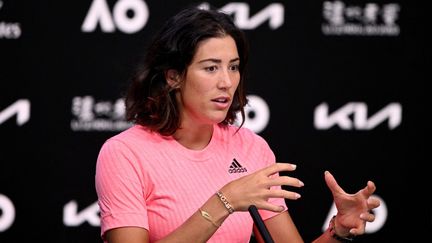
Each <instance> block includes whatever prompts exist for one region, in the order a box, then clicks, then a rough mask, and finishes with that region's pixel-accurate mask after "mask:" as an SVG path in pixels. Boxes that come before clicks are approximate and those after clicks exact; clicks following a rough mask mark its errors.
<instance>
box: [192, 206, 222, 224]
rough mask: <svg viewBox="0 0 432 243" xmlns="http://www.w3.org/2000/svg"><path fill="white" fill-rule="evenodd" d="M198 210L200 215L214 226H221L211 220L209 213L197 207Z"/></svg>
mask: <svg viewBox="0 0 432 243" xmlns="http://www.w3.org/2000/svg"><path fill="white" fill-rule="evenodd" d="M198 211H199V212H200V213H201V216H202V217H203V218H205V219H206V220H207V221H209V222H210V223H212V224H213V225H214V226H215V227H216V228H219V227H220V226H221V225H220V224H216V222H215V221H213V217H212V216H211V215H210V214H209V213H207V212H206V211H204V210H202V209H201V208H199V209H198Z"/></svg>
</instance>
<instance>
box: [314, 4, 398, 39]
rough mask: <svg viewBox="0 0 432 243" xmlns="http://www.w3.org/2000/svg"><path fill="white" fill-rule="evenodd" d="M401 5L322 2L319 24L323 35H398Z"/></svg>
mask: <svg viewBox="0 0 432 243" xmlns="http://www.w3.org/2000/svg"><path fill="white" fill-rule="evenodd" d="M400 9H401V7H400V5H399V4H397V3H386V4H381V5H380V4H378V3H366V4H365V5H364V6H358V5H347V4H345V3H344V2H343V1H325V2H323V10H322V14H323V17H324V20H325V21H326V22H325V23H323V24H322V25H321V30H322V33H323V34H324V35H360V36H398V35H399V33H400V28H399V25H398V24H397V23H396V21H397V20H398V18H399V11H400Z"/></svg>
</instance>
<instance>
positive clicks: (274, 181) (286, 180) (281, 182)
mask: <svg viewBox="0 0 432 243" xmlns="http://www.w3.org/2000/svg"><path fill="white" fill-rule="evenodd" d="M266 186H267V187H271V186H294V187H302V186H304V183H303V182H302V181H301V180H299V179H297V178H294V177H289V176H278V177H275V178H271V179H270V180H269V182H268V183H267V185H266Z"/></svg>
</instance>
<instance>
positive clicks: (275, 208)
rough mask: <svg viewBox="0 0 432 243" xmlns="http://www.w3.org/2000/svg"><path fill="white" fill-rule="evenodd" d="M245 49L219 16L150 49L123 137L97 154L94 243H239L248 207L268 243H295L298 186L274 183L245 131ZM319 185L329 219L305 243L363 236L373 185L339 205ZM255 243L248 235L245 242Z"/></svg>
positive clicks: (255, 139) (261, 149) (187, 15)
mask: <svg viewBox="0 0 432 243" xmlns="http://www.w3.org/2000/svg"><path fill="white" fill-rule="evenodd" d="M246 63H247V46H246V41H245V38H244V35H243V33H242V32H241V31H240V30H239V29H238V28H237V27H236V26H235V25H234V24H233V22H232V20H231V19H230V17H229V16H227V15H225V14H223V13H220V12H218V11H214V10H200V9H197V8H188V9H185V10H183V11H181V12H180V13H178V14H177V15H175V16H173V17H172V18H171V19H170V20H168V21H167V22H166V23H165V25H164V26H163V28H162V29H161V30H160V32H159V33H158V34H157V35H156V36H155V38H154V40H153V42H152V43H151V45H150V47H149V49H148V51H147V53H146V58H145V61H144V63H143V64H142V65H141V69H140V70H139V71H138V72H137V74H136V75H135V77H134V79H133V82H132V84H131V86H130V88H129V91H128V93H127V95H126V113H127V119H128V120H129V121H133V122H134V123H135V125H134V126H133V127H131V128H130V129H128V130H126V131H124V132H122V133H120V134H118V135H116V136H114V137H112V138H110V139H109V140H107V141H106V142H105V144H104V145H103V146H102V148H101V151H100V154H99V157H98V161H97V167H96V189H97V193H98V198H99V200H98V202H99V206H100V209H101V231H102V232H101V234H102V237H103V239H104V240H105V241H106V242H110V243H118V242H131V243H133V242H156V241H158V242H159V241H160V242H248V241H249V239H250V236H251V233H252V230H253V229H255V227H254V226H253V221H252V218H251V217H250V215H249V213H248V207H249V206H250V205H255V206H256V207H257V208H258V209H259V212H260V215H261V217H262V218H263V219H264V221H265V223H266V226H267V228H268V230H269V232H270V233H271V235H272V237H273V239H274V240H275V242H303V240H302V238H301V236H300V235H299V233H298V231H297V229H296V227H295V225H294V223H293V221H292V219H291V217H290V215H289V212H288V210H287V207H286V205H285V199H288V200H296V199H298V198H300V195H299V194H298V193H295V192H292V191H288V190H283V189H282V186H286V187H288V188H289V187H301V186H303V182H301V181H300V180H299V179H297V178H293V177H289V176H279V172H282V171H293V170H295V168H296V166H295V165H294V164H289V163H276V162H275V156H274V154H273V152H272V151H271V149H270V148H269V146H268V144H267V143H266V142H265V141H264V139H262V138H261V137H260V136H258V135H256V134H254V133H253V132H251V131H250V130H248V129H246V128H242V127H241V126H240V127H236V126H233V125H232V124H233V123H234V122H235V120H236V114H238V113H240V114H241V115H242V118H243V120H244V110H243V107H244V106H245V105H246V102H247V100H246V96H245V91H244V87H243V83H244V77H245V66H246ZM325 181H326V183H327V185H328V187H329V189H330V190H331V192H332V194H333V197H334V201H335V204H336V207H337V209H338V213H337V215H336V216H335V218H334V219H333V220H332V224H331V225H330V227H329V230H327V231H326V232H324V233H323V234H322V235H321V236H320V237H318V238H317V239H316V242H340V241H343V240H344V238H348V237H351V236H354V235H360V234H363V233H364V229H365V224H366V222H372V221H373V220H374V216H373V214H371V213H370V210H371V209H373V208H376V207H378V206H379V201H378V199H376V198H373V197H370V196H371V195H372V193H373V192H374V191H375V186H374V184H373V182H368V183H367V186H366V187H365V188H364V189H362V190H360V191H358V192H357V193H356V194H347V193H345V192H344V191H343V189H342V188H340V187H339V186H338V184H337V182H336V181H335V179H334V178H333V176H332V175H331V174H330V173H329V172H326V173H325ZM255 233H256V234H255V235H256V236H257V238H258V240H261V239H260V237H259V234H258V233H257V232H255Z"/></svg>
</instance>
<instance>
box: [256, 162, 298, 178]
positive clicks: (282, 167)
mask: <svg viewBox="0 0 432 243" xmlns="http://www.w3.org/2000/svg"><path fill="white" fill-rule="evenodd" d="M296 167H297V166H296V165H295V164H289V163H279V162H278V163H275V164H273V165H271V166H268V167H266V168H264V169H262V172H263V173H264V174H265V175H266V176H271V175H273V174H275V173H278V172H281V171H293V170H295V169H296Z"/></svg>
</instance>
